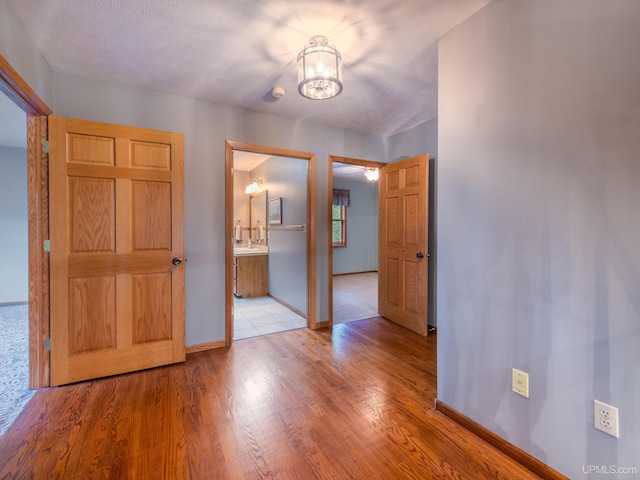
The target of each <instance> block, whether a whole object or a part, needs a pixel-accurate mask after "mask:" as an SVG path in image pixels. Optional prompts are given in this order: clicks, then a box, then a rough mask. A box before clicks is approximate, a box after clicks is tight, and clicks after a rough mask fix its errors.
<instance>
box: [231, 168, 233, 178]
mask: <svg viewBox="0 0 640 480" xmlns="http://www.w3.org/2000/svg"><path fill="white" fill-rule="evenodd" d="M231 176H232V177H233V167H231Z"/></svg>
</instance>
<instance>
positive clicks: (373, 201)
mask: <svg viewBox="0 0 640 480" xmlns="http://www.w3.org/2000/svg"><path fill="white" fill-rule="evenodd" d="M333 186H334V188H344V189H346V190H349V191H350V197H351V206H350V207H348V208H347V246H346V248H334V249H333V273H334V275H337V274H341V273H357V272H371V271H377V270H378V182H372V183H370V182H367V183H365V182H354V181H348V180H342V179H340V178H334V181H333Z"/></svg>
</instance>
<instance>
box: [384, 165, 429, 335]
mask: <svg viewBox="0 0 640 480" xmlns="http://www.w3.org/2000/svg"><path fill="white" fill-rule="evenodd" d="M428 169H429V161H428V155H426V154H425V155H419V156H417V157H413V158H410V159H407V160H403V161H401V162H397V163H392V164H389V165H386V166H385V167H383V168H382V169H381V170H380V180H379V184H378V189H379V192H378V194H379V212H378V214H379V217H378V218H379V233H378V235H379V239H378V241H379V262H378V270H379V272H378V276H379V280H378V281H379V294H378V311H379V312H380V315H382V316H383V317H385V318H387V319H389V320H391V321H393V322H396V323H398V324H400V325H403V326H405V327H407V328H409V329H411V330H413V331H415V332H417V333H420V334H421V335H427V332H428V322H427V272H428V253H427V252H428V245H427V239H428V235H427V233H428V232H427V228H428V221H427V215H428V213H427V212H428V198H429V197H428V173H429V170H428ZM419 253H422V254H423V258H418V257H417V256H416V255H417V254H419Z"/></svg>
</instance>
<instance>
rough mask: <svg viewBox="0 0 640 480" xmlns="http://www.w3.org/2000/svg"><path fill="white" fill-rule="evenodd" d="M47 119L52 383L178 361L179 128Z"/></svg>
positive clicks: (180, 295)
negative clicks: (171, 130)
mask: <svg viewBox="0 0 640 480" xmlns="http://www.w3.org/2000/svg"><path fill="white" fill-rule="evenodd" d="M49 122H50V123H49V141H50V144H49V150H50V180H49V181H50V184H49V188H50V191H49V195H50V212H51V213H50V219H51V224H50V239H51V257H50V258H51V384H52V385H61V384H65V383H71V382H76V381H80V380H86V379H91V378H96V377H103V376H107V375H114V374H118V373H124V372H131V371H135V370H141V369H145V368H150V367H155V366H159V365H165V364H169V363H174V362H180V361H184V358H185V345H184V341H185V340H184V336H185V324H184V262H183V261H182V263H179V260H178V259H180V260H182V259H183V258H184V251H183V250H184V238H183V203H184V200H183V197H184V166H183V155H184V154H183V149H184V147H183V135H182V134H177V133H170V132H161V131H154V130H144V129H140V128H132V127H124V126H118V125H108V124H103V123H95V122H87V121H82V120H72V119H66V118H61V117H55V116H53V117H50V120H49ZM174 259H175V260H174ZM174 263H176V264H178V263H179V264H178V265H174Z"/></svg>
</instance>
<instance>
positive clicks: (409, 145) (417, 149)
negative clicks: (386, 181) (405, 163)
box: [389, 119, 438, 162]
mask: <svg viewBox="0 0 640 480" xmlns="http://www.w3.org/2000/svg"><path fill="white" fill-rule="evenodd" d="M421 153H428V154H429V158H434V157H435V156H436V155H437V154H438V119H433V120H430V121H428V122H424V123H421V124H420V125H416V126H415V127H413V128H410V129H409V130H406V131H404V132H400V133H398V134H396V135H394V136H392V137H389V161H390V162H396V161H398V160H402V159H403V158H409V157H414V156H416V155H420V154H421Z"/></svg>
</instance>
